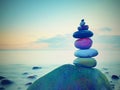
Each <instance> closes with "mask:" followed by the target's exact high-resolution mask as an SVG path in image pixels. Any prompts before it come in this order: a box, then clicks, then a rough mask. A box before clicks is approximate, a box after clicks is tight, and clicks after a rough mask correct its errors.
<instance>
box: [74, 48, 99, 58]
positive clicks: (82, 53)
mask: <svg viewBox="0 0 120 90" xmlns="http://www.w3.org/2000/svg"><path fill="white" fill-rule="evenodd" d="M74 55H75V56H76V57H79V58H91V57H95V56H97V55H98V51H97V50H95V49H86V50H77V51H76V52H75V53H74Z"/></svg>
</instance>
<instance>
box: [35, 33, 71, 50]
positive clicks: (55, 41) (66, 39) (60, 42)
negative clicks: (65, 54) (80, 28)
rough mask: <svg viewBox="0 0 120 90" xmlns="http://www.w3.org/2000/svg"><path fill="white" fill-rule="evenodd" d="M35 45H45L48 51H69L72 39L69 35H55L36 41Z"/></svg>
mask: <svg viewBox="0 0 120 90" xmlns="http://www.w3.org/2000/svg"><path fill="white" fill-rule="evenodd" d="M35 43H37V44H39V43H46V44H48V49H68V48H69V49H70V47H71V44H73V38H72V36H71V35H69V34H68V35H57V36H54V37H51V38H46V39H38V40H37V41H36V42H35Z"/></svg>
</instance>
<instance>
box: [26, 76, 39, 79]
mask: <svg viewBox="0 0 120 90" xmlns="http://www.w3.org/2000/svg"><path fill="white" fill-rule="evenodd" d="M36 77H37V75H32V76H28V77H27V78H28V79H35V78H36Z"/></svg>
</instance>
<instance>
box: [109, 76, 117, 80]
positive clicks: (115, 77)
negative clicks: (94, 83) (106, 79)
mask: <svg viewBox="0 0 120 90" xmlns="http://www.w3.org/2000/svg"><path fill="white" fill-rule="evenodd" d="M111 78H112V79H114V80H118V79H119V77H118V76H117V75H112V77H111Z"/></svg>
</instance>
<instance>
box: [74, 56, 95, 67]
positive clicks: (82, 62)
mask: <svg viewBox="0 0 120 90" xmlns="http://www.w3.org/2000/svg"><path fill="white" fill-rule="evenodd" d="M73 64H75V65H76V66H78V67H88V68H91V67H95V66H96V65H97V62H96V60H95V59H94V58H76V59H75V60H74V61H73Z"/></svg>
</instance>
